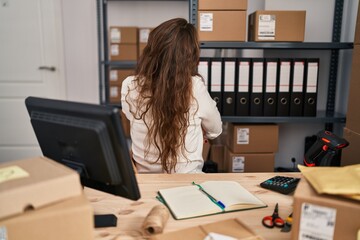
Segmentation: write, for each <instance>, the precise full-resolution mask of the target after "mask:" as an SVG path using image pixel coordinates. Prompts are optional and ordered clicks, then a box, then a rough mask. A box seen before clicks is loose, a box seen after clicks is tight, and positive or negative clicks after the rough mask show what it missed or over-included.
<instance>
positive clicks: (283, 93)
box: [276, 59, 292, 116]
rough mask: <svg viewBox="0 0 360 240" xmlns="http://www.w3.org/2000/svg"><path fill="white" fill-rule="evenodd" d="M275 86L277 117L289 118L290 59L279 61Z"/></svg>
mask: <svg viewBox="0 0 360 240" xmlns="http://www.w3.org/2000/svg"><path fill="white" fill-rule="evenodd" d="M279 65H280V66H279V78H278V84H277V94H278V95H277V111H276V112H277V115H278V116H289V111H290V78H291V75H292V62H291V59H280V63H279Z"/></svg>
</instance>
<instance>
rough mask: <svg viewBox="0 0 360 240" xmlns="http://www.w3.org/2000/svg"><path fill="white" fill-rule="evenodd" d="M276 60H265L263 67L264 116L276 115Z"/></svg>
mask: <svg viewBox="0 0 360 240" xmlns="http://www.w3.org/2000/svg"><path fill="white" fill-rule="evenodd" d="M277 75H278V60H277V59H266V61H265V66H264V76H265V77H264V116H275V115H276V104H277V99H276V97H277V96H276V95H277V94H276V85H277Z"/></svg>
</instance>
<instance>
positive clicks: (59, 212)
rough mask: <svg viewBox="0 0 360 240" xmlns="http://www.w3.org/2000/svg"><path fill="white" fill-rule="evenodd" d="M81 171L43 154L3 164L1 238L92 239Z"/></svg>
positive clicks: (90, 212)
mask: <svg viewBox="0 0 360 240" xmlns="http://www.w3.org/2000/svg"><path fill="white" fill-rule="evenodd" d="M93 227H94V216H93V209H92V207H91V205H90V203H89V202H88V200H87V198H86V197H85V196H84V194H83V190H82V186H81V184H80V179H79V175H78V174H77V173H76V172H75V171H73V170H71V169H69V168H67V167H65V166H63V165H61V164H59V163H56V162H55V161H52V160H50V159H47V158H44V157H38V158H32V159H25V160H18V161H10V162H5V163H2V164H0V238H1V239H17V240H23V239H24V240H37V239H55V240H63V239H84V240H85V239H93V234H94V233H93Z"/></svg>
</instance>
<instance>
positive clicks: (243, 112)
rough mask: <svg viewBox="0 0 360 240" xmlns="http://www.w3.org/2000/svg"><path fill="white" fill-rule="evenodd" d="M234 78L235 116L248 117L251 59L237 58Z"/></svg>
mask: <svg viewBox="0 0 360 240" xmlns="http://www.w3.org/2000/svg"><path fill="white" fill-rule="evenodd" d="M237 66H238V67H237V74H236V76H237V78H236V82H237V84H236V106H235V107H236V115H237V116H249V113H250V112H249V111H250V99H249V97H250V85H249V83H250V66H251V59H245V58H239V59H238V61H237Z"/></svg>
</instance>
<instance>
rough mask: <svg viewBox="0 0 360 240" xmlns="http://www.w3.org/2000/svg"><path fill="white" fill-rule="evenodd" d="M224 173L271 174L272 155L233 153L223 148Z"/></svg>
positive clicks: (272, 169) (272, 168)
mask: <svg viewBox="0 0 360 240" xmlns="http://www.w3.org/2000/svg"><path fill="white" fill-rule="evenodd" d="M224 161H225V163H224V165H225V169H226V172H233V173H235V172H273V171H274V165H275V154H274V153H233V152H231V151H230V149H228V148H225V160H224Z"/></svg>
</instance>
